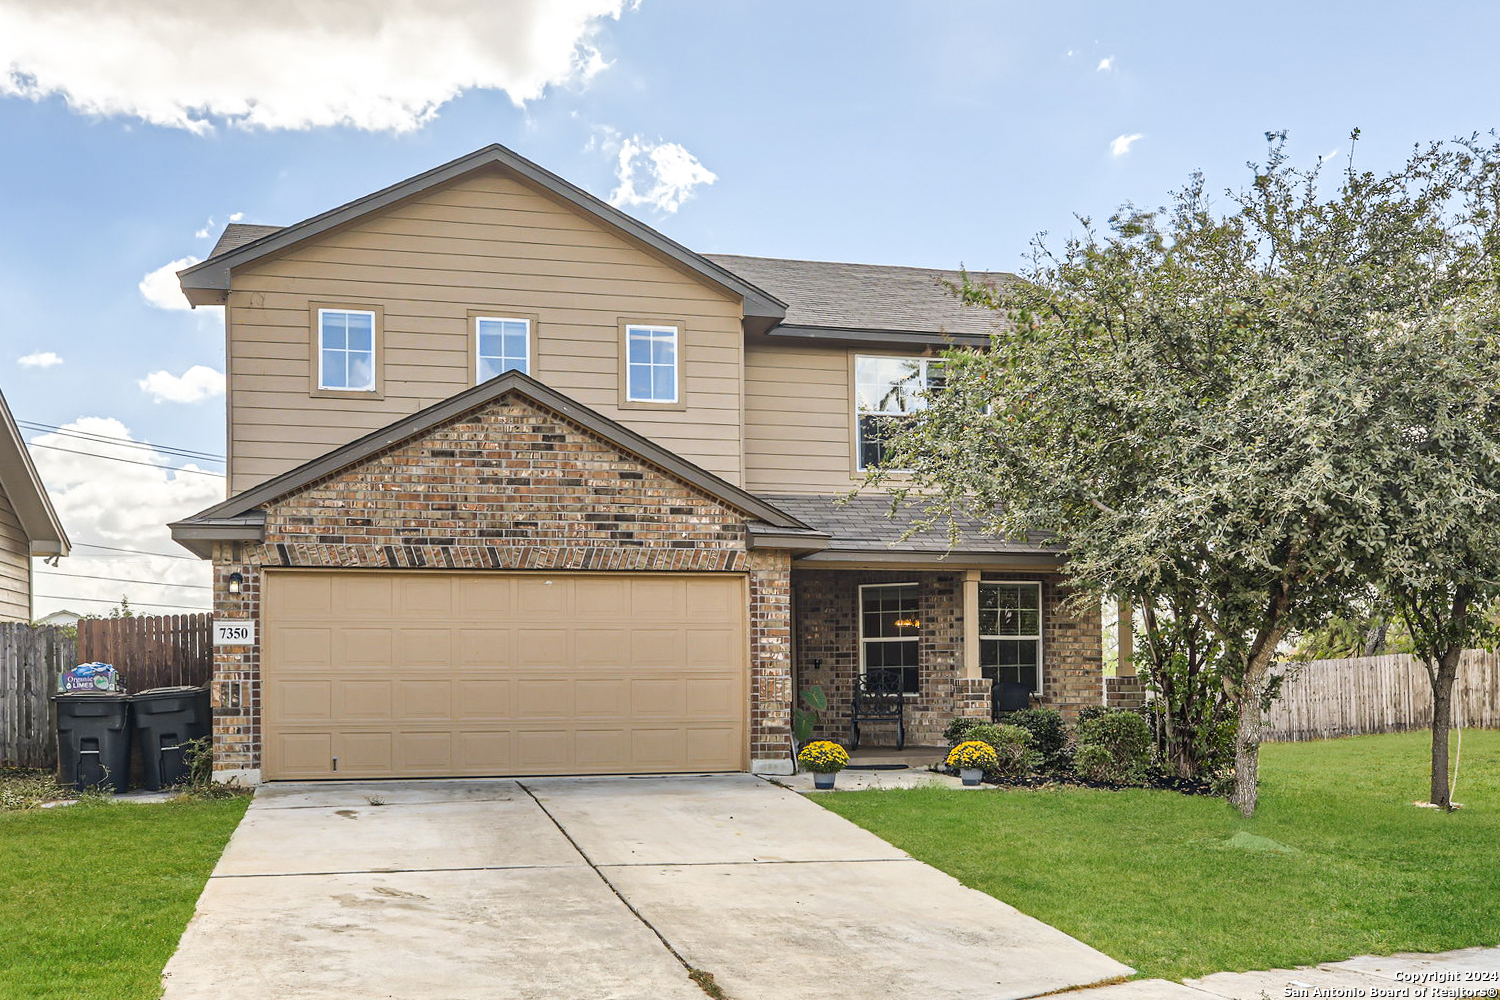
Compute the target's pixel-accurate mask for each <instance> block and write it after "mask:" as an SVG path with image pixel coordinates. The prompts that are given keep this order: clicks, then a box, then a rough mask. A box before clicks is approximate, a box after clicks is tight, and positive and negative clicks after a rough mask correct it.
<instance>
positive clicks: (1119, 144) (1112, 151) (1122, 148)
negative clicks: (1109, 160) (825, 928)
mask: <svg viewBox="0 0 1500 1000" xmlns="http://www.w3.org/2000/svg"><path fill="white" fill-rule="evenodd" d="M1144 138H1145V136H1143V135H1141V133H1139V132H1136V133H1134V134H1133V135H1117V136H1115V138H1114V139H1113V141H1111V142H1110V144H1109V155H1110V156H1113V157H1115V158H1117V159H1118V158H1119V157H1121V156H1124V155H1125V154H1126V153H1128V152H1130V147H1131V146H1133V145H1135V143H1136V140H1138V139H1144Z"/></svg>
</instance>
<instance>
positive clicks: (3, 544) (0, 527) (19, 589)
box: [0, 490, 31, 621]
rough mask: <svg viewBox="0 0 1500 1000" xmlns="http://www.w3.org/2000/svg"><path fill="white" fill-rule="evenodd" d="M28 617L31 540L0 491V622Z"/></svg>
mask: <svg viewBox="0 0 1500 1000" xmlns="http://www.w3.org/2000/svg"><path fill="white" fill-rule="evenodd" d="M30 620H31V540H30V539H28V538H27V537H26V532H25V531H23V530H22V529H21V522H20V519H19V518H17V517H16V511H15V508H14V507H12V506H11V503H10V498H9V497H7V496H6V495H5V491H4V490H0V621H30Z"/></svg>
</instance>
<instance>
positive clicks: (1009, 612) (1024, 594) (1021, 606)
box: [979, 582, 1042, 694]
mask: <svg viewBox="0 0 1500 1000" xmlns="http://www.w3.org/2000/svg"><path fill="white" fill-rule="evenodd" d="M979 667H980V670H981V672H982V673H983V674H984V676H986V677H988V678H989V679H990V680H993V681H1001V682H1007V681H1008V682H1010V683H1013V684H1025V685H1026V689H1027V690H1028V691H1031V692H1032V693H1034V694H1040V693H1041V691H1042V585H1041V584H1040V583H990V582H984V583H980V585H979Z"/></svg>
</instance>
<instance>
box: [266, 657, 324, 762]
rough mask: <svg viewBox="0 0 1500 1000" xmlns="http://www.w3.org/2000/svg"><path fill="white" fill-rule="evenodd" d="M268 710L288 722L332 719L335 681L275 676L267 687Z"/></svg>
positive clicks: (272, 714)
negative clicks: (275, 678)
mask: <svg viewBox="0 0 1500 1000" xmlns="http://www.w3.org/2000/svg"><path fill="white" fill-rule="evenodd" d="M266 710H267V711H268V712H269V713H270V714H271V716H272V717H274V718H278V719H285V720H286V721H288V722H329V721H331V720H332V719H333V681H332V680H331V679H328V678H321V679H320V678H305V679H302V680H272V681H271V682H270V684H269V685H267V687H266ZM325 763H326V761H325Z"/></svg>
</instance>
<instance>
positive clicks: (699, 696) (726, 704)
mask: <svg viewBox="0 0 1500 1000" xmlns="http://www.w3.org/2000/svg"><path fill="white" fill-rule="evenodd" d="M683 689H684V696H685V702H686V704H685V705H684V706H683V710H684V714H685V715H686V716H687V717H688V718H690V719H713V720H715V721H724V720H729V719H738V718H739V717H740V714H741V706H740V703H739V702H740V697H739V685H737V684H736V683H735V682H734V678H733V677H719V678H714V677H690V678H687V679H686V680H684V681H683Z"/></svg>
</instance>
